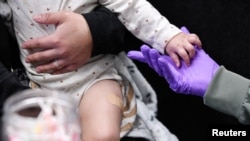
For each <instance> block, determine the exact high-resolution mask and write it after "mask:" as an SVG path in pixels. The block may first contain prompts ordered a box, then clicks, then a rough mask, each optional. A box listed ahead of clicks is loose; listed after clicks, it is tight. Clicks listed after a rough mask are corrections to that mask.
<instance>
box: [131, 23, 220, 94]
mask: <svg viewBox="0 0 250 141" xmlns="http://www.w3.org/2000/svg"><path fill="white" fill-rule="evenodd" d="M181 29H182V31H183V32H186V33H189V32H188V30H187V29H186V28H185V27H182V28H181ZM127 55H128V57H129V58H131V59H135V60H138V61H140V62H144V63H147V64H148V65H149V66H150V67H151V68H153V69H154V70H155V71H156V72H157V73H158V74H159V75H160V76H162V77H164V78H165V79H166V80H167V82H168V83H169V85H170V88H171V89H172V90H173V91H174V92H177V93H184V94H191V95H197V96H201V97H203V96H204V94H205V92H206V90H207V87H208V85H209V83H210V82H211V80H212V79H213V76H214V74H215V72H216V71H217V69H218V68H219V65H218V64H217V63H216V62H215V61H214V60H213V59H212V58H210V57H209V55H208V54H206V53H205V52H204V50H203V49H198V48H197V49H196V56H195V57H194V58H193V60H192V62H191V65H190V66H189V67H187V66H186V65H185V63H184V62H183V61H182V64H181V66H180V67H179V68H177V67H176V66H175V64H174V63H173V61H172V60H171V58H170V57H169V56H167V55H161V54H160V53H159V52H158V51H157V50H156V49H151V48H150V47H148V46H147V45H142V46H141V51H129V52H128V54H127Z"/></svg>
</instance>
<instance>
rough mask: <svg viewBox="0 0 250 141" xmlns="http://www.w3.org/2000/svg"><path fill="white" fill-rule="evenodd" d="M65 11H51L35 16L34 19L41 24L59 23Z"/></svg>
mask: <svg viewBox="0 0 250 141" xmlns="http://www.w3.org/2000/svg"><path fill="white" fill-rule="evenodd" d="M62 14H63V13H60V12H50V13H43V14H38V15H35V16H33V19H34V20H35V21H36V22H38V23H40V24H58V23H60V22H61V20H62V18H61V16H62Z"/></svg>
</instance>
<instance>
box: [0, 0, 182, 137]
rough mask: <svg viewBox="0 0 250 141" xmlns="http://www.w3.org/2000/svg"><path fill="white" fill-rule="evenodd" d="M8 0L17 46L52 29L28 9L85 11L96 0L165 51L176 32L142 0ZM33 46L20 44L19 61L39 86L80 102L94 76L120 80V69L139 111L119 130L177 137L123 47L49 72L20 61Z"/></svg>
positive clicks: (143, 37) (138, 134)
mask: <svg viewBox="0 0 250 141" xmlns="http://www.w3.org/2000/svg"><path fill="white" fill-rule="evenodd" d="M0 1H1V0H0ZM2 1H3V0H2ZM7 2H8V4H9V6H10V7H11V10H12V12H13V23H14V29H15V34H16V37H17V40H18V43H19V45H20V46H21V44H22V43H23V42H24V41H26V40H29V39H32V38H36V37H42V36H46V35H49V34H51V33H53V32H54V31H55V26H54V25H40V24H37V23H36V22H34V21H33V20H32V16H33V15H35V14H39V13H45V12H54V11H61V10H69V11H74V12H77V13H85V12H90V11H92V10H93V9H94V8H95V7H96V6H97V5H98V4H101V5H104V6H106V7H107V8H109V9H110V10H112V11H113V12H116V13H118V17H119V19H120V20H121V21H122V23H123V24H124V25H125V26H126V27H127V29H128V30H129V31H131V33H133V34H134V35H135V36H136V37H137V38H139V39H141V40H142V41H144V42H145V43H148V44H149V45H151V46H152V47H154V48H156V49H157V50H159V51H160V52H161V53H163V52H164V48H165V45H166V43H167V42H168V41H169V40H170V39H171V38H172V37H173V36H175V35H176V34H178V33H180V32H181V31H180V30H179V29H178V28H177V27H175V26H173V25H172V24H170V23H169V22H168V20H167V19H166V18H165V17H163V16H161V15H160V13H159V12H158V11H157V10H156V9H154V8H153V7H152V5H151V4H149V3H148V2H147V1H145V0H99V1H97V0H7ZM0 6H1V5H0ZM69 36H70V35H69ZM35 51H37V50H23V49H21V48H20V52H21V61H22V63H23V64H24V66H25V68H26V70H27V74H28V76H29V78H30V79H31V80H32V81H33V82H35V83H37V84H38V85H39V86H40V87H41V88H43V89H53V90H59V91H64V92H66V93H69V94H72V95H73V97H74V98H75V99H76V102H79V101H80V99H81V97H82V94H84V92H85V91H86V90H87V89H88V88H89V87H90V86H91V85H92V84H94V83H96V82H97V81H100V80H103V79H114V80H117V81H120V82H122V81H123V78H122V77H121V75H122V76H126V77H127V79H128V80H129V82H130V83H131V84H132V87H133V89H134V92H135V94H136V99H135V98H134V100H133V102H131V103H133V105H132V106H131V107H134V106H136V103H137V111H138V113H137V115H135V116H133V117H132V118H130V119H129V120H127V121H126V120H124V121H123V123H122V125H121V127H122V126H124V125H126V124H128V123H132V122H133V124H135V126H134V128H133V129H130V130H129V131H126V132H122V133H121V137H123V136H125V135H126V136H132V137H145V138H148V139H149V140H156V141H176V140H178V139H177V138H176V137H175V135H173V134H172V133H171V132H169V131H168V129H167V128H166V127H165V126H163V125H162V124H161V123H160V122H159V121H158V120H157V119H156V118H155V117H156V112H157V99H156V94H155V92H154V90H153V89H152V88H151V86H150V85H149V84H148V82H147V81H146V80H145V79H144V77H143V76H142V75H141V73H140V72H139V71H138V69H137V68H136V67H135V66H134V64H133V62H132V61H131V60H130V59H128V58H127V57H126V55H125V54H124V53H123V52H122V53H121V54H119V55H117V56H114V55H99V56H96V57H93V58H91V59H90V60H89V62H88V63H87V64H86V65H84V66H83V67H81V68H79V69H78V70H76V71H73V72H69V73H65V74H60V75H50V74H47V73H36V72H35V70H34V67H35V65H34V66H32V65H31V64H28V63H26V62H25V61H24V58H25V57H26V56H27V55H28V54H29V53H30V52H35ZM40 63H42V62H40ZM136 101H137V102H136ZM131 103H130V104H131ZM130 110H131V109H130ZM128 112H129V111H128Z"/></svg>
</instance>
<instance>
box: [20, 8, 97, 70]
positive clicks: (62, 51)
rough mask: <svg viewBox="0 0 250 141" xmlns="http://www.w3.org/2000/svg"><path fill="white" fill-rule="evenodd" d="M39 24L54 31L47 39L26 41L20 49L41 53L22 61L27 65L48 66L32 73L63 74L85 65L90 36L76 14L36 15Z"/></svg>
mask: <svg viewBox="0 0 250 141" xmlns="http://www.w3.org/2000/svg"><path fill="white" fill-rule="evenodd" d="M34 20H35V21H36V22H38V23H40V24H54V25H55V26H56V31H55V32H54V33H53V34H51V35H48V36H45V37H39V38H35V39H31V40H28V41H26V42H24V43H23V48H24V49H40V50H41V49H42V51H40V52H36V53H33V54H30V55H29V56H27V58H26V62H28V63H32V64H33V63H36V62H42V61H44V62H48V60H51V61H49V62H48V63H45V64H41V65H40V66H37V67H36V71H37V72H40V73H43V72H53V73H52V74H60V73H66V72H69V71H73V70H75V69H78V68H79V67H81V66H82V65H83V64H85V63H86V62H87V61H88V59H89V58H90V56H91V52H92V46H93V44H92V36H91V33H90V30H89V27H88V24H87V22H86V20H85V19H84V17H83V16H82V15H80V14H77V13H73V12H69V11H67V12H66V11H59V12H54V13H45V14H41V15H36V16H35V17H34Z"/></svg>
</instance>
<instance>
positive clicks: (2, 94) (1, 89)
mask: <svg viewBox="0 0 250 141" xmlns="http://www.w3.org/2000/svg"><path fill="white" fill-rule="evenodd" d="M28 88H29V87H28V86H25V85H23V84H22V83H21V82H20V81H19V79H18V78H17V76H16V75H15V74H14V73H11V72H10V71H9V70H7V68H6V67H5V66H4V65H3V64H2V63H1V62H0V115H1V114H2V108H3V104H4V101H5V100H6V99H7V98H8V97H9V96H11V95H13V94H14V93H16V92H19V91H21V90H26V89H28Z"/></svg>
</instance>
